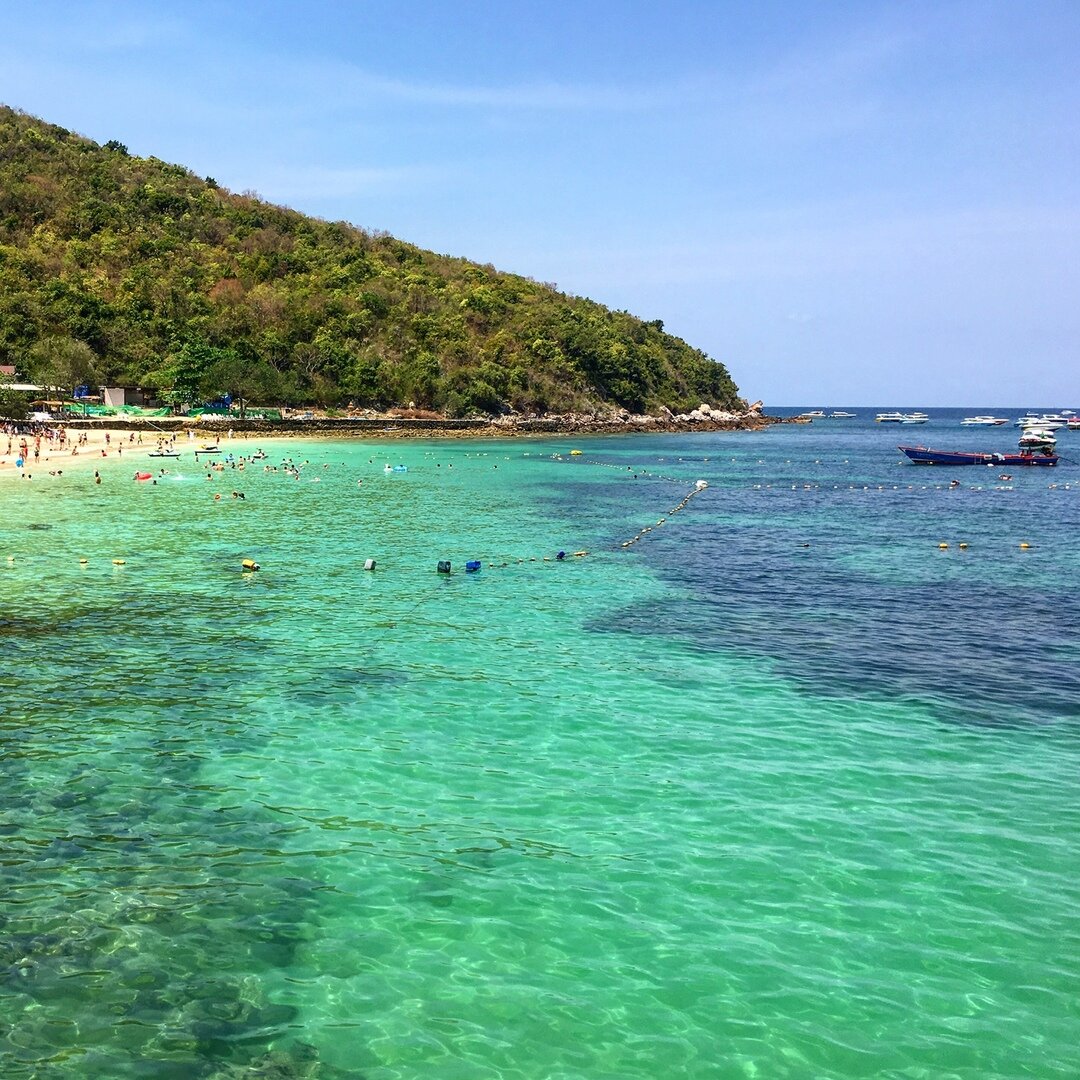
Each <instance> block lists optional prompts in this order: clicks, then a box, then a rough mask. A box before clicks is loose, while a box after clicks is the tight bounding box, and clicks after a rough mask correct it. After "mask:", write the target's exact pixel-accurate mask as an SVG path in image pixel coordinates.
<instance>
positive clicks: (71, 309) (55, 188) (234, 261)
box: [0, 106, 758, 432]
mask: <svg viewBox="0 0 1080 1080" xmlns="http://www.w3.org/2000/svg"><path fill="white" fill-rule="evenodd" d="M0 252H2V257H0V365H6V366H8V367H9V368H12V369H14V373H15V375H16V376H17V378H15V379H12V380H9V382H11V381H14V382H24V383H29V384H36V385H42V386H48V387H49V388H50V393H49V394H46V395H41V396H43V397H46V398H48V397H52V398H60V397H69V396H71V394H72V393H73V391H74V390H75V389H76V388H77V387H80V386H85V385H90V386H94V385H97V386H106V385H108V386H119V387H129V388H139V389H140V390H141V391H143V392H144V393H145V394H146V395H149V396H151V397H153V398H155V399H156V400H157V401H159V402H160V403H162V404H165V405H169V406H173V407H176V408H181V407H182V408H185V409H187V408H190V407H191V406H198V405H200V404H207V405H212V404H213V403H215V402H217V403H220V402H222V401H225V402H226V403H227V404H228V403H239V405H240V409H239V411H240V412H241V414H243V413H244V412H245V411H246V410H245V405H248V404H255V405H268V406H275V407H282V406H284V407H285V408H286V409H287V410H288V409H296V408H300V409H310V410H312V411H313V412H314V411H316V410H322V415H323V416H324V417H325V418H326V419H327V420H329V419H330V417H329V414H330V412H331V411H332V410H336V411H339V412H341V411H349V412H355V411H358V410H359V411H361V412H362V411H363V410H368V411H371V412H373V413H377V414H379V415H380V418H385V416H386V414H388V413H390V412H392V411H393V410H394V409H395V408H398V409H402V408H406V407H411V408H412V410H418V411H428V412H432V413H434V414H437V415H438V416H439V417H443V418H445V423H446V424H447V425H449V424H450V423H451V422H454V423H456V422H458V421H465V422H468V423H469V424H470V425H471V426H470V430H475V429H479V428H486V427H488V426H490V427H492V428H494V429H495V430H498V431H501V432H510V431H529V430H551V429H555V430H584V429H590V430H591V429H605V430H606V429H608V428H610V429H611V430H628V429H630V430H633V429H637V428H650V429H656V430H667V429H668V428H669V426H673V427H674V428H679V426H680V425H682V426H685V427H687V429H690V430H697V429H700V428H702V427H706V426H709V425H725V424H728V423H739V420H738V418H748V417H749V416H750V413H751V410H750V409H749V408H748V406H747V403H746V402H745V401H744V400H742V399H741V398H740V397H739V393H738V388H737V387H736V385H735V383H734V382H733V381H732V379H731V377H730V376H729V374H728V371H727V368H726V367H725V366H724V365H723V364H722V363H720V362H719V361H716V360H714V359H712V358H711V357H709V356H707V355H706V354H705V353H703V352H701V351H700V350H698V349H695V348H693V347H692V346H690V345H688V344H687V343H686V342H685V341H682V340H681V339H679V338H677V337H675V336H673V335H672V334H669V333H667V332H666V331H665V330H664V324H663V322H662V321H661V320H660V319H642V318H638V317H636V316H634V315H631V314H629V313H628V312H625V311H612V310H610V309H608V308H606V307H604V306H602V305H601V304H598V303H595V302H594V301H592V300H589V299H587V298H584V297H579V296H573V295H570V294H567V293H564V292H560V291H559V290H558V288H557V287H556V286H555V285H553V284H549V283H541V282H538V281H534V280H532V279H530V278H527V277H523V276H519V275H516V274H509V273H504V272H502V271H499V270H497V269H495V267H493V266H490V265H480V264H478V263H474V262H469V261H467V260H465V259H461V258H454V257H451V256H448V255H440V254H436V253H434V252H431V251H426V250H424V249H422V248H419V247H416V246H414V245H412V244H408V243H406V242H404V241H402V240H398V239H396V238H395V237H393V236H391V235H389V234H388V233H385V232H372V231H366V230H364V229H361V228H357V227H355V226H353V225H351V224H348V223H346V222H327V221H321V220H318V219H315V218H311V217H306V216H304V215H303V214H300V213H297V212H296V211H294V210H290V209H287V208H284V207H280V206H274V205H271V204H269V203H267V202H265V201H263V200H261V199H259V198H258V197H257V196H256V195H255V194H254V193H251V192H247V193H244V194H235V193H233V192H230V191H227V190H225V189H224V188H222V187H221V186H220V185H218V184H217V183H216V182H215V181H214V179H213V178H212V177H199V176H196V175H195V174H193V173H192V172H191V171H189V170H188V169H186V168H184V167H182V166H180V165H172V164H168V163H167V162H164V161H161V160H158V159H157V158H154V157H148V158H141V157H136V156H134V155H132V154H130V153H129V152H128V150H127V148H126V147H125V146H124V145H123V144H122V143H121V142H120V141H118V140H110V141H109V142H107V143H105V144H104V145H99V144H98V143H96V142H94V141H92V140H90V139H87V138H84V137H82V136H80V135H77V134H75V133H73V132H71V131H68V130H66V129H64V128H61V127H58V126H56V125H53V124H49V123H47V122H45V121H43V120H39V119H37V118H35V117H32V116H29V115H27V114H25V113H23V112H20V111H18V110H15V109H12V108H8V107H5V106H0ZM5 399H6V402H5ZM12 401H13V399H12V398H11V394H10V386H9V388H8V390H5V389H4V387H3V386H0V414H4V415H7V416H12V415H14V413H17V411H18V409H17V407H16V408H14V410H13V407H12V404H11V402H12ZM703 402H708V403H709V407H710V411H709V413H708V414H705V413H703V411H702V410H701V409H700V408H699V406H700V404H701V403H703ZM16 405H17V403H16ZM350 406H351V409H350ZM713 410H715V412H714V411H713ZM695 412H697V413H698V414H699V415H698V416H697V417H694V413H695ZM718 416H719V417H722V419H717V417H718ZM679 417H684V418H687V419H683V420H680V419H678V418H679ZM406 419H408V418H407V417H406V418H402V423H404V420H406ZM416 419H421V418H420V417H417V418H416ZM746 422H754V423H756V422H758V421H749V420H747V421H746ZM340 426H341V425H339V424H338V421H337V420H335V421H334V427H335V428H338V427H340ZM384 426H385V425H384ZM741 426H745V424H742V425H741ZM414 430H417V429H416V428H414ZM447 430H456V429H455V428H454V427H448V428H447Z"/></svg>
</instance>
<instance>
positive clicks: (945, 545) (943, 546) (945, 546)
mask: <svg viewBox="0 0 1080 1080" xmlns="http://www.w3.org/2000/svg"><path fill="white" fill-rule="evenodd" d="M948 546H949V545H948V544H938V547H939V548H941V550H942V551H944V550H945V549H946V548H947V547H948Z"/></svg>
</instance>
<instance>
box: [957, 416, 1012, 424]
mask: <svg viewBox="0 0 1080 1080" xmlns="http://www.w3.org/2000/svg"><path fill="white" fill-rule="evenodd" d="M1008 422H1009V420H1008V417H1005V416H965V417H964V419H963V420H961V421H960V426H961V427H1001V425H1002V424H1007V423H1008Z"/></svg>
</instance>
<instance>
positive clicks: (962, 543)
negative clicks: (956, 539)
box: [958, 541, 967, 551]
mask: <svg viewBox="0 0 1080 1080" xmlns="http://www.w3.org/2000/svg"><path fill="white" fill-rule="evenodd" d="M958 546H959V548H960V550H961V551H967V544H966V543H964V542H963V541H961V542H960V544H959V545H958Z"/></svg>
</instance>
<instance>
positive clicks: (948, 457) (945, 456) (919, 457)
mask: <svg viewBox="0 0 1080 1080" xmlns="http://www.w3.org/2000/svg"><path fill="white" fill-rule="evenodd" d="M897 449H898V450H899V451H900V452H901V453H903V454H904V455H905V456H907V457H908V458H909V459H910V460H911V461H913V462H914V463H915V464H916V465H1056V464H1057V463H1058V457H1057V454H1055V453H1054V452H1053V451H1052V450H1050V449H1049V448H1047V449H1044V450H1043V451H1042V452H1041V453H1031V452H1030V451H1028V452H1026V453H1025V452H1021V453H1019V454H993V453H982V452H980V451H969V450H931V449H930V448H929V447H926V446H898V447H897Z"/></svg>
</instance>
